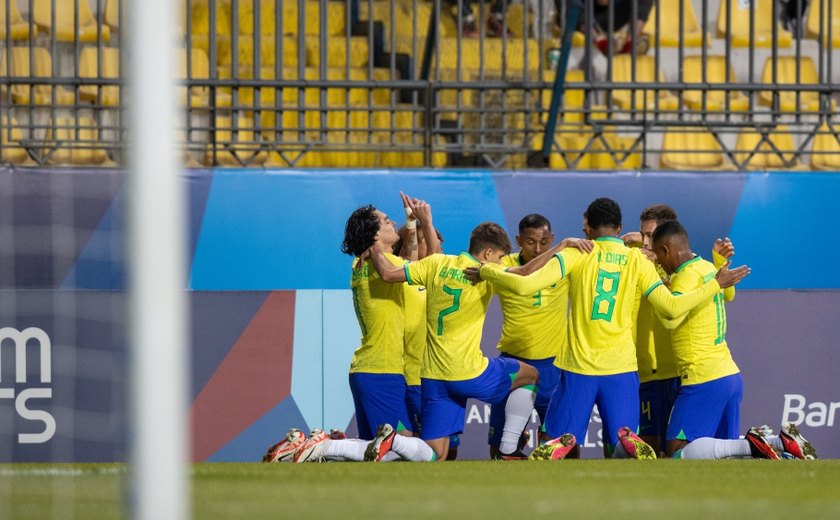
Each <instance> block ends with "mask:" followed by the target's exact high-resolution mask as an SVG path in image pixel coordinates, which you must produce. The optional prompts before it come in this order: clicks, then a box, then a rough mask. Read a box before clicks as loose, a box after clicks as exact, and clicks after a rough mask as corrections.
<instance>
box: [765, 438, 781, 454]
mask: <svg viewBox="0 0 840 520" xmlns="http://www.w3.org/2000/svg"><path fill="white" fill-rule="evenodd" d="M764 438H765V439H767V442H769V443H770V445H771V446H773V447H774V448H776V449H777V450H779V451H785V445H784V444H782V438H781V437H779V436H778V435H766V436H765V437H764Z"/></svg>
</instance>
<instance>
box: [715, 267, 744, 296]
mask: <svg viewBox="0 0 840 520" xmlns="http://www.w3.org/2000/svg"><path fill="white" fill-rule="evenodd" d="M730 265H732V262H731V261H729V262H726V265H724V266H723V267H721V268H720V271H718V272H717V275H716V276H715V280H717V282H718V285H720V287H721V288H722V289H725V288H726V287H732V286H733V285H735V284H736V283H738V282H740V281H741V280H743V279H744V278H746V276H747V275H748V274H750V268H749V267H747V266H745V265H742V266H740V267H736V268H735V269H730V268H729V266H730Z"/></svg>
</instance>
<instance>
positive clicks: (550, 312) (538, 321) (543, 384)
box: [488, 214, 569, 458]
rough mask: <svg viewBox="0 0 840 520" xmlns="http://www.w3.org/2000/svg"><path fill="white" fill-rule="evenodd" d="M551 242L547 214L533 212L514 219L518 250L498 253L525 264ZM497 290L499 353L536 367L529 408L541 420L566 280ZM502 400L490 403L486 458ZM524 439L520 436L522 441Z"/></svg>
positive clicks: (510, 262)
mask: <svg viewBox="0 0 840 520" xmlns="http://www.w3.org/2000/svg"><path fill="white" fill-rule="evenodd" d="M553 243H554V233H552V232H551V223H550V222H549V221H548V219H547V218H545V217H544V216H542V215H537V214H530V215H526V216H525V217H524V218H522V220H520V221H519V234H518V235H516V244H517V245H518V246H519V251H518V252H516V253H512V254H509V255H505V256H504V257H502V265H503V266H507V267H516V266H520V265H525V264H527V263H528V262H530V261H531V260H533V259H534V258H535V257H537V256H539V255H540V254H541V253H543V252H544V251H547V250H548V249H549V248H550V247H551V245H552V244H553ZM496 293H497V294H498V296H499V303H500V304H501V307H502V319H503V321H502V336H501V338H500V339H499V345H498V349H499V351H500V352H501V354H500V356H501V357H505V358H510V359H517V360H519V361H522V362H525V363H527V364H529V365H531V366H533V367H534V368H536V369H537V372H539V380H538V382H537V397H536V401H535V402H534V408H535V409H536V410H537V414H538V415H539V418H540V423H541V424H542V423H543V422H544V421H545V412H546V410H547V409H548V402H549V400H551V394H552V392H553V391H554V387H555V386H556V385H557V380H558V379H559V378H560V369H558V368H557V367H556V366H554V358H555V357H556V356H557V353H558V352H559V351H560V348H561V346H562V345H565V343H566V309H567V308H568V302H569V284H568V282H567V280H561V281H560V282H558V283H557V284H555V285H553V286H550V287H547V288H545V289H542V290H540V291H537V292H535V293H534V294H529V295H527V296H519V295H518V294H515V293H513V292H512V291H508V290H505V289H499V290H497V291H496ZM505 404H506V403H505V402H504V401H503V402H501V403H498V404H494V405H492V406H491V407H490V428H489V431H488V444H490V457H491V458H496V457H498V456H499V444H500V442H501V437H502V429H503V427H504V421H505ZM526 439H527V438H526V437H523V440H526Z"/></svg>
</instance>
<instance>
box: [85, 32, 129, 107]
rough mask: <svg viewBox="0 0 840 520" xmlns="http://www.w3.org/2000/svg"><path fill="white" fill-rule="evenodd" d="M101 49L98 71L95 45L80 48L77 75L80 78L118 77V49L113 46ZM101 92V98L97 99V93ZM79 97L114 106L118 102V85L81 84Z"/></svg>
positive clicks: (97, 53)
mask: <svg viewBox="0 0 840 520" xmlns="http://www.w3.org/2000/svg"><path fill="white" fill-rule="evenodd" d="M101 50H102V72H101V74H100V72H99V67H98V65H99V50H98V49H97V48H96V47H86V48H84V49H82V53H81V57H80V58H79V77H82V78H108V79H117V78H119V77H120V50H119V49H113V48H101ZM99 93H101V96H102V100H101V102H100V101H98V94H99ZM79 97H80V98H81V99H83V100H85V101H90V102H92V103H101V105H102V106H106V107H115V106H118V105H119V104H120V87H118V86H104V87H98V86H96V85H82V86H81V87H79Z"/></svg>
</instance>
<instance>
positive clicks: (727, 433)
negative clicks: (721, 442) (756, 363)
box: [666, 374, 744, 442]
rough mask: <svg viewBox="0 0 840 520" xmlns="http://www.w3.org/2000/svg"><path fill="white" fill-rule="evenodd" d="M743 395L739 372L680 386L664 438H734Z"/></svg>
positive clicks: (742, 384) (738, 425)
mask: <svg viewBox="0 0 840 520" xmlns="http://www.w3.org/2000/svg"><path fill="white" fill-rule="evenodd" d="M743 395H744V383H743V380H742V379H741V374H733V375H731V376H726V377H721V378H719V379H713V380H711V381H707V382H705V383H700V384H696V385H683V386H681V387H680V391H679V393H678V394H677V401H676V402H675V403H674V410H673V411H672V412H671V420H670V421H668V433H667V435H666V438H667V439H668V440H669V441H670V440H674V439H678V440H681V441H688V442H691V441H693V440H695V439H699V438H701V437H714V438H716V439H737V438H738V437H739V431H738V429H739V427H740V422H741V398H742V397H743Z"/></svg>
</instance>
